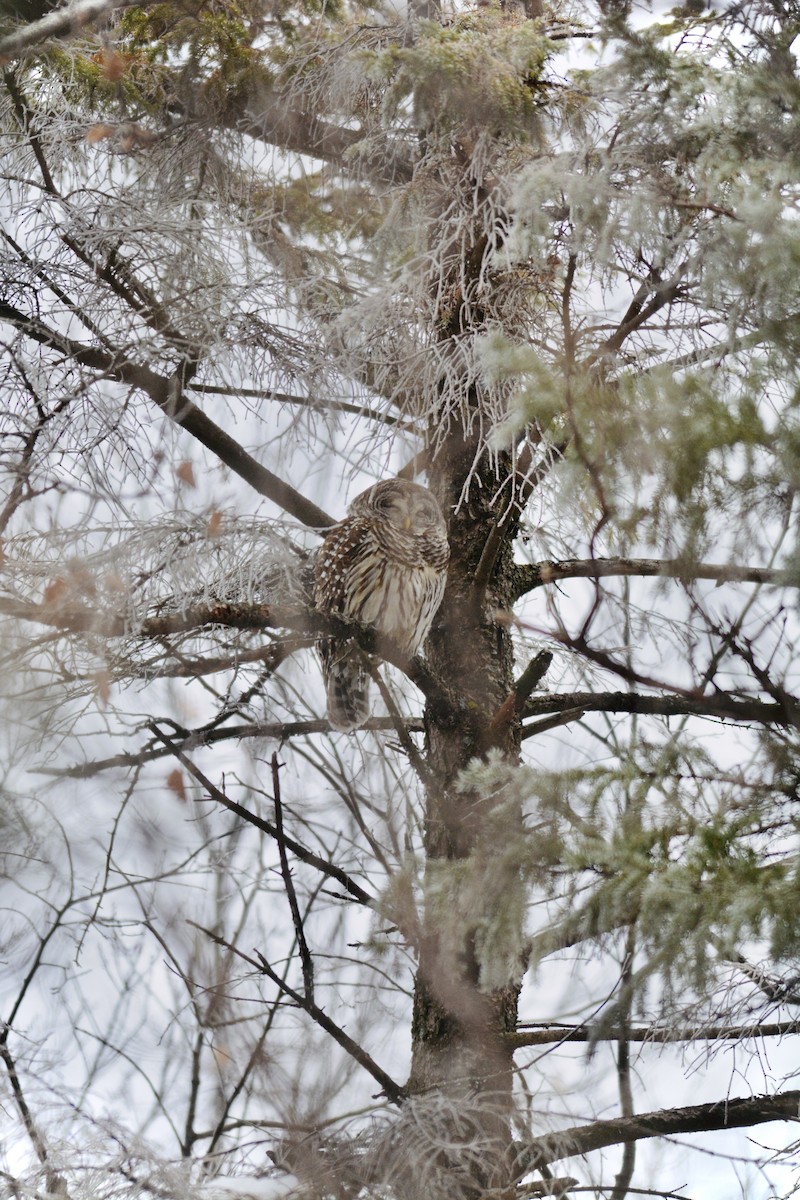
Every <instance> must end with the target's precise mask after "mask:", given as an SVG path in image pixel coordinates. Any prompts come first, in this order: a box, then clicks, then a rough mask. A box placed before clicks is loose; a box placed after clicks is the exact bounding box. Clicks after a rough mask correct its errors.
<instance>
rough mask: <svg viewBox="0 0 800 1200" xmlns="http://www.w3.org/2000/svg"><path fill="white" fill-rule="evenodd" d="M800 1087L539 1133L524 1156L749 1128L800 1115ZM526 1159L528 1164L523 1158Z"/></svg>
mask: <svg viewBox="0 0 800 1200" xmlns="http://www.w3.org/2000/svg"><path fill="white" fill-rule="evenodd" d="M798 1106H800V1092H797V1091H793V1092H791V1091H790V1092H778V1093H777V1094H776V1095H774V1096H753V1097H740V1098H736V1099H732V1100H716V1101H713V1102H712V1103H710V1104H694V1105H690V1106H688V1107H686V1108H672V1109H663V1110H660V1111H658V1112H650V1113H641V1114H640V1115H639V1116H635V1117H616V1118H613V1119H612V1120H610V1121H595V1122H594V1123H593V1124H592V1125H576V1126H573V1128H571V1129H564V1130H562V1131H561V1132H559V1133H548V1134H544V1135H543V1136H542V1137H538V1138H533V1139H531V1141H530V1142H529V1143H528V1145H527V1146H526V1147H525V1149H524V1151H523V1153H522V1155H521V1156H520V1157H521V1160H522V1163H524V1165H525V1170H534V1169H536V1168H537V1167H538V1166H539V1165H540V1164H541V1163H552V1162H559V1161H560V1160H561V1159H564V1158H573V1157H574V1156H575V1155H578V1154H588V1153H589V1152H590V1151H592V1150H601V1149H603V1147H605V1146H619V1145H623V1144H625V1143H626V1142H636V1141H640V1140H642V1139H643V1138H652V1137H674V1136H675V1135H676V1134H679V1133H709V1132H711V1131H712V1130H719V1129H746V1128H749V1127H751V1126H753V1125H763V1124H765V1123H766V1122H768V1121H797V1120H798V1119H800V1113H799V1108H798ZM521 1165H522V1164H521Z"/></svg>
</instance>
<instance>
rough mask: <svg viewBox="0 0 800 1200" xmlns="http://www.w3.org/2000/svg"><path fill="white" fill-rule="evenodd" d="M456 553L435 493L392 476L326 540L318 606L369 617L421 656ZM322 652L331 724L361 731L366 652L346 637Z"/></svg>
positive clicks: (323, 645) (327, 642) (329, 641)
mask: <svg viewBox="0 0 800 1200" xmlns="http://www.w3.org/2000/svg"><path fill="white" fill-rule="evenodd" d="M449 556H450V548H449V546H448V545H447V530H446V527H445V523H444V518H443V516H442V513H441V510H440V508H439V505H438V504H437V503H436V500H435V499H434V497H433V495H432V494H431V492H429V491H428V489H427V488H424V487H420V485H419V484H417V483H409V482H408V481H407V480H405V479H386V480H384V481H383V482H382V483H376V484H374V485H373V487H370V488H367V490H366V491H365V492H362V493H361V495H360V496H356V498H355V500H354V501H353V503H352V504H351V505H350V508H349V510H348V516H347V517H346V518H345V519H344V521H342V522H340V524H338V525H336V526H334V528H333V529H331V531H330V533H329V534H328V536H327V537H326V538H325V541H324V542H323V543H322V546H321V548H320V551H319V557H318V558H317V563H316V580H315V588H314V599H315V602H316V605H317V608H318V609H320V611H321V612H326V613H333V614H335V615H336V616H342V617H349V618H352V619H353V620H356V621H363V622H364V624H366V625H371V626H372V627H373V628H374V629H377V630H378V632H379V633H382V634H386V636H387V637H390V638H391V639H392V640H393V641H394V642H396V643H397V645H398V646H399V647H400V649H401V650H403V651H404V653H406V654H408V655H413V654H416V653H417V651H418V650H419V648H420V647H421V645H422V643H423V642H424V641H425V638H426V637H427V636H428V631H429V630H430V627H431V623H432V622H433V618H434V616H435V614H436V610H437V609H438V607H439V605H440V603H441V600H442V595H443V593H444V585H445V576H446V574H447V560H448V558H449ZM319 652H320V658H321V659H322V673H323V676H324V678H325V690H326V692H327V697H328V718H329V720H330V723H331V725H332V726H333V728H334V729H339V730H341V731H342V732H344V733H347V732H349V731H350V730H352V729H358V728H359V726H361V725H363V724H364V722H365V721H366V719H367V717H368V716H369V683H370V679H369V674H368V672H367V671H366V669H365V666H364V660H363V655H362V653H361V652H360V651H359V650H358V648H357V647H355V646H354V645H353V643H352V642H350V641H346V640H342V639H341V638H324V639H323V640H322V641H321V642H320V645H319Z"/></svg>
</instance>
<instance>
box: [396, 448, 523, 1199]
mask: <svg viewBox="0 0 800 1200" xmlns="http://www.w3.org/2000/svg"><path fill="white" fill-rule="evenodd" d="M474 454H475V446H474V445H471V444H469V443H465V442H462V441H459V442H456V441H452V442H451V443H450V445H449V446H448V447H447V451H446V452H445V453H444V454H441V455H439V457H438V458H437V460H436V461H435V463H434V465H433V469H432V471H431V486H432V488H433V489H434V490H435V492H436V493H437V496H438V499H439V501H440V503H441V505H442V508H443V510H444V511H445V512H446V513H447V514H448V516H449V519H450V541H451V559H450V567H449V572H448V581H447V591H446V593H445V598H444V601H443V604H442V607H441V609H440V612H439V615H438V618H437V620H436V623H435V628H434V630H433V631H432V633H431V637H430V639H429V642H428V649H427V652H428V656H429V660H430V662H431V664H432V666H433V667H434V669H435V670H436V671H437V673H438V674H439V675H440V676H441V677H442V678H443V679H444V680H446V682H447V683H448V685H449V687H450V688H451V689H452V691H453V693H454V694H455V695H457V696H459V697H462V698H463V704H464V710H463V716H462V718H461V719H460V720H456V721H450V722H446V721H443V720H442V719H441V716H440V714H439V713H437V712H434V711H433V710H432V709H431V708H430V706H429V708H428V709H427V710H426V731H427V740H428V762H429V765H430V767H431V772H432V778H433V780H434V781H435V782H433V783H432V784H431V786H430V787H429V789H428V795H427V812H426V831H425V849H426V855H427V880H428V883H429V894H430V885H431V884H432V881H433V878H434V875H435V873H436V872H437V870H440V869H441V868H442V866H443V865H444V864H447V863H452V864H455V863H458V862H461V863H465V862H466V860H468V859H469V858H470V855H471V854H472V853H473V850H474V848H475V846H476V841H477V839H478V838H479V837H480V834H481V828H482V825H483V822H484V821H485V819H486V817H487V815H488V812H489V811H490V808H491V805H492V800H491V799H490V800H487V799H485V798H484V797H482V796H480V795H479V794H477V793H476V792H475V791H472V790H469V789H465V788H464V787H462V786H460V785H459V778H458V777H459V775H460V773H461V772H462V771H463V769H464V768H465V767H466V766H467V764H468V763H469V762H470V761H471V760H473V759H475V758H476V756H480V755H482V754H483V753H485V751H486V750H487V749H488V748H489V747H490V746H491V745H495V746H498V747H499V748H500V749H501V751H502V752H503V754H504V755H506V756H507V757H508V758H509V760H510V761H511V762H516V761H518V756H519V722H518V721H517V719H516V717H514V718H513V719H512V720H511V721H504V722H502V723H501V724H500V726H499V727H498V724H497V721H496V716H497V714H498V710H500V709H501V706H502V705H503V703H504V701H506V700H507V698H508V697H509V694H510V693H511V692H512V690H513V674H512V670H513V650H512V646H511V639H510V636H509V633H508V629H507V627H506V626H505V625H503V624H499V623H497V622H496V620H494V619H493V613H494V610H495V609H497V608H509V607H510V605H511V600H512V592H511V586H512V554H511V543H510V539H507V540H506V542H505V544H504V545H503V547H502V549H501V551H500V555H499V557H498V561H497V564H496V568H495V572H494V575H493V577H492V581H491V585H490V587H489V589H488V590H487V594H486V597H485V599H484V600H483V601H482V602H481V599H480V597H479V596H477V595H476V586H475V570H476V567H477V564H478V562H479V560H480V556H481V553H482V551H483V548H484V546H485V544H486V540H487V537H488V536H489V533H490V531H491V530H492V529H493V528H494V527H495V526H496V524H497V506H496V502H495V504H494V505H493V504H492V500H493V497H495V496H496V493H497V490H498V485H499V481H500V480H502V479H504V478H507V477H508V473H509V470H510V462H509V461H508V460H507V459H506V458H504V456H502V455H501V456H500V461H499V462H497V463H489V462H488V461H484V462H483V464H482V465H481V466H480V467H479V468H478V471H477V473H476V478H475V479H474V480H473V484H472V486H471V488H470V491H469V497H468V499H467V500H466V501H465V502H463V503H462V504H461V505H460V507H458V508H457V509H456V511H454V509H455V506H456V505H457V504H458V502H459V499H460V497H461V494H462V487H463V484H464V481H465V479H466V478H467V477H468V473H469V472H470V470H471V469H472V468H473V463H474ZM506 707H508V706H506ZM468 875H469V868H467V877H468ZM467 886H469V883H467ZM502 903H503V897H502V896H491V895H487V896H486V897H485V904H486V906H487V908H488V907H489V906H491V905H495V904H502ZM430 908H435V905H432V906H430V907H429V911H428V912H427V913H426V920H425V928H424V934H423V939H422V945H421V947H420V961H419V969H418V974H417V979H416V987H415V994H414V1015H413V1026H412V1042H413V1061H412V1071H411V1079H410V1088H411V1090H412V1091H414V1092H428V1091H431V1090H432V1089H436V1090H438V1091H439V1092H442V1093H444V1094H447V1095H450V1096H453V1097H454V1098H455V1097H463V1096H464V1095H465V1094H466V1093H469V1095H470V1096H472V1097H474V1098H475V1101H476V1103H477V1104H478V1105H483V1106H484V1113H488V1112H489V1111H492V1112H493V1113H494V1117H493V1118H492V1119H491V1121H492V1123H493V1124H494V1125H495V1137H497V1136H499V1135H500V1129H501V1127H502V1128H503V1130H504V1132H503V1134H502V1135H501V1136H500V1141H499V1143H497V1149H498V1151H499V1152H500V1157H501V1158H502V1157H504V1155H505V1153H506V1150H507V1142H508V1137H507V1132H505V1130H506V1122H505V1121H504V1120H503V1114H504V1113H506V1112H507V1111H508V1107H509V1104H510V1098H511V1085H512V1049H511V1047H510V1046H509V1044H508V1042H507V1039H506V1038H505V1037H504V1035H505V1034H506V1033H507V1032H509V1031H511V1030H513V1029H514V1028H515V1023H516V1017H517V997H518V993H519V980H518V979H512V980H509V982H508V984H507V986H505V987H503V988H501V989H499V990H494V991H486V990H484V989H482V987H481V986H480V978H479V977H480V963H479V961H478V957H477V955H476V947H475V924H474V922H473V924H472V926H471V927H470V926H469V925H467V926H465V925H464V924H463V923H462V922H460V921H458V920H457V919H455V917H454V920H453V922H452V924H451V926H450V928H448V929H446V930H445V929H443V928H442V927H441V923H440V922H438V921H437V919H436V917H435V915H434V916H432V915H431V912H430ZM434 925H436V927H433V926H434ZM456 930H458V932H457V935H455V931H456ZM483 1126H484V1130H486V1121H485V1119H484V1120H483ZM499 1165H500V1164H499V1163H496V1164H495V1168H497V1167H498V1166H499ZM494 1174H495V1172H494V1171H493V1170H491V1169H490V1168H489V1166H488V1163H487V1180H485V1181H483V1183H484V1186H486V1185H491V1183H492V1182H493V1180H492V1176H493V1175H494ZM497 1182H499V1181H498V1180H495V1186H496V1185H497Z"/></svg>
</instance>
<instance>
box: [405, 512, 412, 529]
mask: <svg viewBox="0 0 800 1200" xmlns="http://www.w3.org/2000/svg"><path fill="white" fill-rule="evenodd" d="M403 528H404V529H406V530H409V529H410V528H411V517H410V516H409V515H408V513H406V519H405V521H404V522H403Z"/></svg>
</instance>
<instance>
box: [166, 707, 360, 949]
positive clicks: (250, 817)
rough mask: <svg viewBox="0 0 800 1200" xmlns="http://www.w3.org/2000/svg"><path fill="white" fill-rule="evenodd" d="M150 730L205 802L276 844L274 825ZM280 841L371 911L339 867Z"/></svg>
mask: <svg viewBox="0 0 800 1200" xmlns="http://www.w3.org/2000/svg"><path fill="white" fill-rule="evenodd" d="M151 729H152V731H153V733H154V734H155V735H156V737H158V738H160V739H161V741H162V742H163V743H164V745H165V746H168V747H169V749H170V750H171V751H172V753H173V754H174V756H175V758H177V760H178V762H180V763H182V764H183V766H184V767H185V768H186V770H187V771H188V772H189V774H190V775H191V776H192V778H193V779H196V780H197V782H198V783H199V784H201V785H202V787H204V788H205V790H206V791H207V792H208V798H209V799H211V800H214V801H216V803H217V804H221V805H222V806H223V808H227V809H228V811H229V812H232V813H235V814H236V816H237V817H241V819H242V820H243V821H247V823H248V824H249V825H254V826H255V828H256V829H260V830H261V831H262V832H263V833H267V834H269V836H270V837H271V838H274V839H275V841H276V842H277V841H278V839H279V831H278V829H277V827H276V826H275V825H273V824H272V823H271V822H270V821H265V820H264V819H263V818H262V817H259V816H258V815H257V814H256V813H252V812H250V811H249V810H248V809H246V808H245V807H244V806H243V805H242V804H237V803H236V801H235V800H231V799H230V798H229V797H228V796H226V795H225V793H224V792H222V791H220V789H219V788H218V787H215V785H214V784H213V783H212V782H211V780H210V779H208V778H207V777H206V776H205V775H204V774H203V772H202V771H200V770H198V768H197V767H196V766H195V765H194V763H193V762H192V761H191V759H190V758H188V757H187V756H186V755H185V754H184V753H183V752H182V751H181V750H179V749H178V747H177V745H176V744H175V743H174V742H173V741H172V739H171V738H169V737H167V736H166V735H165V734H163V733H162V732H161V730H160V729H159V728H158V726H157V725H156V724H155V723H154V724H152V725H151ZM283 841H284V843H285V845H286V846H288V848H289V849H290V850H291V851H292V854H296V855H297V857H298V858H299V859H300V861H301V862H304V863H307V864H308V865H309V866H311V867H314V868H315V869H316V870H317V871H321V872H322V874H323V875H327V876H329V877H330V878H331V879H335V880H336V882H337V883H339V884H341V886H342V887H343V888H344V889H345V891H346V892H347V893H348V895H349V896H350V897H352V898H353V899H354V900H357V901H358V903H359V904H364V905H366V906H367V907H368V908H372V907H374V905H375V900H374V899H373V898H372V896H370V895H369V893H368V892H365V891H364V889H363V888H362V887H360V886H359V885H358V884H357V883H355V882H354V881H353V880H352V879H351V878H350V876H349V875H348V874H347V873H346V872H345V871H343V870H342V869H341V868H340V867H337V866H334V864H333V863H330V862H326V860H325V859H324V858H320V857H319V855H318V854H314V853H312V852H311V851H310V850H306V848H305V846H302V845H301V844H300V843H299V842H296V841H295V840H294V838H290V837H288V836H287V835H285V834H284V835H283ZM231 948H232V947H231Z"/></svg>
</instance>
